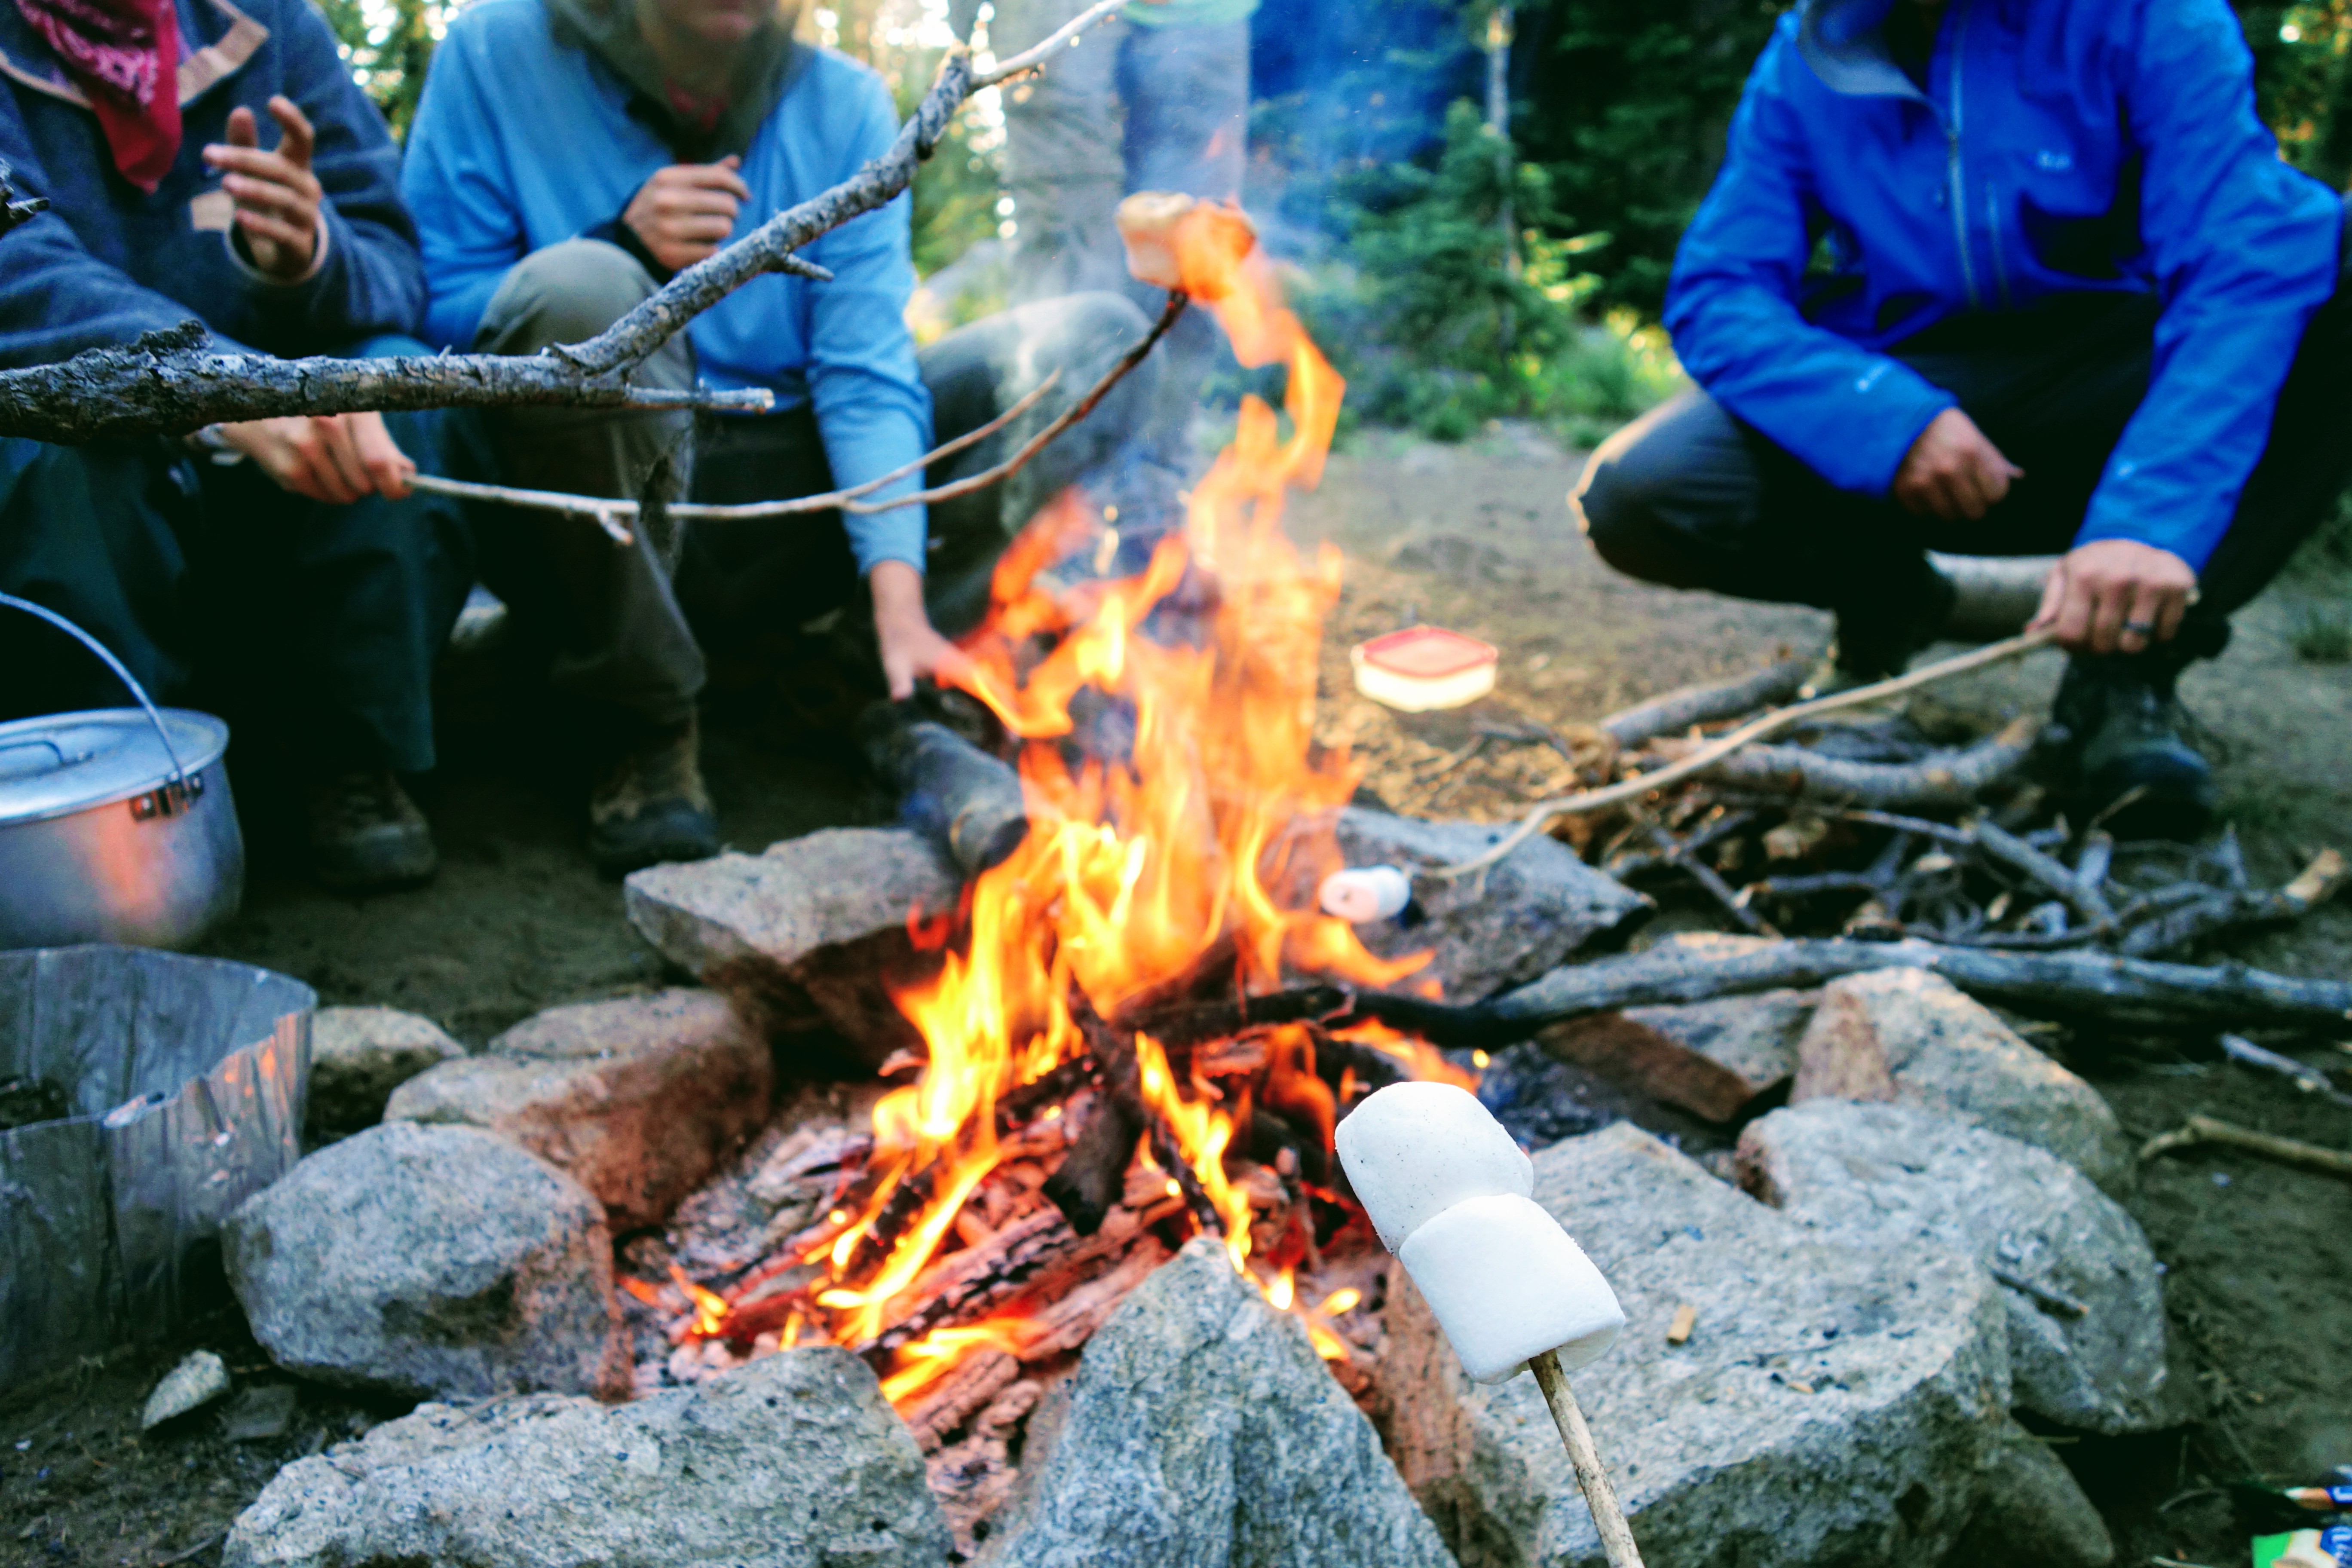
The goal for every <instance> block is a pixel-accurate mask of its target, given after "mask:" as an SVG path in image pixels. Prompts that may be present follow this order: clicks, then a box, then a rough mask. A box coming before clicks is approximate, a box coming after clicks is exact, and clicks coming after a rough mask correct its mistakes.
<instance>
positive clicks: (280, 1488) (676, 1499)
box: [221, 1348, 948, 1568]
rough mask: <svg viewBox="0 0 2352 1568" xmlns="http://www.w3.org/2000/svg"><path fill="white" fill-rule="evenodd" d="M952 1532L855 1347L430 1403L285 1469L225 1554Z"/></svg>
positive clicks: (362, 1554) (898, 1564) (899, 1563)
mask: <svg viewBox="0 0 2352 1568" xmlns="http://www.w3.org/2000/svg"><path fill="white" fill-rule="evenodd" d="M947 1553H948V1536H947V1530H946V1527H945V1525H944V1524H943V1523H942V1521H941V1520H940V1510H939V1505H938V1504H936V1503H935V1502H933V1501H932V1500H931V1496H930V1493H929V1491H927V1490H926V1489H924V1486H923V1462H922V1456H921V1455H919V1453H917V1452H916V1450H915V1441H914V1438H913V1437H912V1436H909V1435H908V1431H907V1428H906V1426H905V1424H904V1423H902V1422H900V1421H899V1420H898V1417H897V1416H896V1415H892V1414H891V1411H890V1407H889V1405H886V1404H885V1403H883V1400H882V1395H881V1391H880V1389H879V1388H878V1387H877V1385H876V1384H875V1381H874V1373H872V1372H871V1371H869V1370H868V1369H867V1368H866V1364H865V1363H863V1362H860V1361H858V1360H857V1359H856V1357H854V1356H852V1355H850V1354H849V1353H848V1352H845V1351H841V1350H835V1349H830V1348H825V1349H810V1350H794V1351H785V1352H782V1353H781V1354H777V1355H772V1356H767V1357H763V1358H762V1359H761V1360H759V1361H755V1362H753V1363H751V1364H750V1365H749V1366H746V1367H743V1368H741V1369H740V1370H739V1371H736V1372H732V1373H728V1374H726V1375H725V1376H723V1377H717V1378H713V1379H711V1380H710V1381H709V1382H707V1383H703V1384H698V1385H697V1386H695V1387H692V1388H676V1389H668V1390H665V1391H664V1392H662V1393H660V1394H654V1395H651V1396H650V1397H648V1398H645V1399H641V1400H638V1401H637V1402H636V1403H635V1404H634V1405H620V1406H617V1407H610V1406H605V1405H598V1404H596V1403H595V1402H594V1401H593V1400H587V1399H580V1398H572V1397H565V1396H562V1395H556V1394H524V1395H519V1396H515V1397H511V1398H506V1399H500V1400H495V1401H493V1402H491V1403H489V1404H488V1405H480V1406H478V1407H475V1408H472V1409H457V1408H453V1407H451V1406H449V1405H419V1406H418V1407H417V1408H416V1410H415V1413H414V1414H412V1415H406V1416H404V1417H403V1418H401V1419H400V1420H397V1421H388V1422H386V1423H384V1424H383V1426H377V1427H374V1428H373V1429H372V1430H371V1431H370V1432H369V1433H368V1435H367V1436H365V1437H364V1438H362V1439H361V1440H360V1441H358V1442H356V1443H339V1444H337V1445H336V1446H335V1447H332V1448H331V1449H329V1450H328V1451H327V1452H326V1453H324V1454H322V1455H320V1456H318V1457H316V1458H308V1459H297V1460H295V1461H294V1462H293V1463H292V1464H290V1465H289V1466H287V1467H286V1468H284V1469H282V1470H280V1471H278V1477H277V1479H275V1480H273V1481H271V1482H270V1483H269V1485H268V1488H267V1489H264V1490H263V1492H262V1494H261V1496H260V1497H259V1498H258V1499H257V1500H255V1502H254V1504H253V1506H252V1507H250V1508H248V1509H247V1510H245V1511H244V1512H243V1513H241V1514H239V1515H238V1516H237V1519H236V1524H235V1526H234V1527H233V1528H232V1529H231V1530H230V1531H229V1535H228V1541H227V1543H226V1546H225V1547H224V1548H223V1550H222V1553H221V1561H222V1563H224V1564H225V1568H355V1565H357V1564H362V1563H382V1564H391V1563H399V1564H401V1565H402V1568H476V1565H477V1564H481V1563H497V1564H499V1568H587V1565H589V1564H594V1565H595V1568H698V1565H709V1568H716V1565H718V1564H722V1563H723V1564H729V1565H730V1568H915V1565H917V1564H921V1565H926V1568H928V1565H929V1564H934V1563H945V1562H946V1561H947Z"/></svg>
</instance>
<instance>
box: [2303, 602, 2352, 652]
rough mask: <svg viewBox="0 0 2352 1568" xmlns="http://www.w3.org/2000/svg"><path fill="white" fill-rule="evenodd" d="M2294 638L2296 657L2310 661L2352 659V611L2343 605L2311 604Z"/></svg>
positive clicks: (2304, 613)
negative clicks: (2348, 610)
mask: <svg viewBox="0 0 2352 1568" xmlns="http://www.w3.org/2000/svg"><path fill="white" fill-rule="evenodd" d="M2291 640H2292V641H2293V643H2294V652H2295V657H2296V658H2301V659H2304V660H2306V661H2308V662H2309V663H2312V664H2346V663H2352V615H2347V612H2346V611H2345V609H2344V608H2343V606H2342V605H2311V606H2310V607H2308V608H2306V609H2305V611H2304V612H2303V620H2302V623H2301V624H2300V625H2298V626H2296V627H2295V629H2294V637H2293V638H2292V639H2291Z"/></svg>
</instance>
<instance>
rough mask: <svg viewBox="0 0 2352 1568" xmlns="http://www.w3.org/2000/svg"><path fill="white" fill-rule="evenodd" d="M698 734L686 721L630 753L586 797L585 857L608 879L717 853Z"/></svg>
mask: <svg viewBox="0 0 2352 1568" xmlns="http://www.w3.org/2000/svg"><path fill="white" fill-rule="evenodd" d="M700 750H701V731H700V729H699V727H698V725H697V724H696V722H695V721H693V720H691V719H689V720H688V721H686V722H685V723H683V724H681V725H679V726H677V728H676V729H674V730H667V731H661V732H659V733H658V734H656V736H654V737H653V738H652V739H650V740H648V741H646V742H645V743H643V744H642V745H639V746H636V747H635V748H634V749H632V750H630V751H627V752H623V753H622V754H621V756H620V757H619V758H618V759H617V760H615V761H614V763H613V764H612V765H611V766H610V767H608V768H606V769H605V770H604V773H603V774H602V775H601V776H600V777H598V779H597V780H596V782H595V784H594V787H593V788H592V789H591V790H590V791H589V792H588V854H589V856H590V858H593V860H594V861H595V862H596V869H597V870H598V871H600V872H602V873H604V875H605V876H607V877H625V876H627V875H628V874H629V873H630V872H632V871H635V870H636V869H638V868H640V867H645V866H654V865H658V864H660V863H661V862H663V861H665V860H707V859H709V858H710V857H711V856H713V855H716V854H718V853H719V819H718V817H717V816H716V815H715V814H714V813H713V812H712V811H711V809H710V792H709V790H707V789H705V788H704V787H703V784H702V765H701V763H700V761H699V760H698V753H699V752H700Z"/></svg>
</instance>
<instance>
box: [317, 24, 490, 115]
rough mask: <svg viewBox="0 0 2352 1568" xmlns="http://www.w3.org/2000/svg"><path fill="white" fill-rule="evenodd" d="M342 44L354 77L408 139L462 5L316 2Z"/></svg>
mask: <svg viewBox="0 0 2352 1568" xmlns="http://www.w3.org/2000/svg"><path fill="white" fill-rule="evenodd" d="M315 3H316V4H317V5H318V7H319V11H320V15H321V16H325V17H326V19H327V26H330V27H331V28H333V29H334V33H335V39H336V41H337V42H338V43H339V44H341V46H342V54H343V59H344V61H345V63H347V64H348V65H349V66H350V67H351V71H352V80H354V81H356V82H358V83H359V84H360V87H361V88H362V89H363V90H364V91H365V92H366V93H367V95H368V96H369V97H370V98H373V100H375V103H376V107H377V108H378V109H381V110H383V117H384V119H385V120H386V121H389V122H390V123H391V125H392V133H393V135H394V136H395V137H398V138H400V139H402V140H406V139H407V136H408V126H409V122H410V121H413V120H415V118H416V100H417V99H418V98H419V97H420V96H421V95H422V94H423V93H424V91H425V68H426V67H428V66H430V65H431V64H432V63H433V47H434V46H435V45H436V44H437V43H439V42H440V41H441V33H442V29H443V28H444V27H445V26H446V25H447V22H448V17H449V14H450V12H451V11H453V10H455V9H456V7H455V6H454V5H446V4H444V3H443V0H315Z"/></svg>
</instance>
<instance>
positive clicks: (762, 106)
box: [544, 0, 801, 163]
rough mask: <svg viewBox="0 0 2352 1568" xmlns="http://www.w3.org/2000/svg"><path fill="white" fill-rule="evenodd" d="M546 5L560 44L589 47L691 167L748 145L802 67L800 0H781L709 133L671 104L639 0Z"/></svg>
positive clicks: (745, 51)
mask: <svg viewBox="0 0 2352 1568" xmlns="http://www.w3.org/2000/svg"><path fill="white" fill-rule="evenodd" d="M544 4H545V5H546V6H547V17H548V26H549V27H550V28H551V30H552V31H553V33H554V35H555V40H556V42H558V43H560V44H569V45H572V46H574V47H580V48H584V49H586V50H588V51H589V52H590V53H591V54H593V55H594V56H595V57H596V58H599V59H601V60H603V61H604V63H605V64H606V65H607V66H610V67H611V68H613V70H614V72H616V73H617V74H618V75H619V76H620V77H621V79H623V80H625V81H626V82H627V83H628V84H629V85H630V86H631V87H633V88H635V89H636V98H635V101H634V102H633V103H632V104H631V105H630V106H629V110H630V112H631V113H632V114H634V115H635V116H637V117H638V118H639V119H642V120H643V121H646V123H647V124H648V125H650V126H652V127H653V129H654V131H655V132H656V133H657V134H658V135H660V137H661V138H662V140H663V141H665V142H668V143H669V146H670V150H671V151H672V152H673V153H677V156H678V157H679V159H680V160H681V161H683V162H686V163H710V162H713V161H715V160H717V159H719V158H723V157H725V156H726V155H727V154H729V153H741V152H742V151H744V150H745V149H746V148H748V147H750V146H751V138H752V137H753V136H755V135H757V134H758V133H759V130H760V127H761V124H763V123H764V122H765V121H766V120H767V118H768V116H769V115H770V114H771V113H772V112H773V110H775V107H776V100H778V99H781V98H782V97H783V95H784V89H786V88H787V87H789V86H791V85H792V80H793V77H794V76H795V75H796V74H798V71H799V69H800V63H801V61H800V56H801V47H800V46H799V45H798V44H796V43H795V42H793V25H794V24H795V23H796V22H798V21H799V19H800V9H801V0H776V8H775V10H774V11H773V12H772V14H771V16H770V17H769V20H768V22H767V24H766V25H765V26H762V27H761V28H760V30H759V31H757V32H755V33H753V34H752V35H751V37H748V38H746V39H744V40H743V43H742V45H741V47H740V53H739V54H738V56H737V58H736V62H735V74H734V78H733V79H732V80H730V82H729V83H728V87H727V107H726V109H725V110H723V111H722V112H721V113H720V114H719V123H718V124H717V125H716V126H713V127H711V128H710V129H709V130H705V129H704V128H702V127H701V126H699V125H694V124H690V123H689V122H688V121H687V120H686V119H685V118H684V117H683V116H681V115H680V114H679V113H678V112H677V110H676V109H675V108H674V107H673V106H672V105H671V103H670V99H669V90H668V83H667V81H666V80H664V79H663V76H662V68H661V64H660V62H659V61H658V60H656V58H654V52H653V49H652V47H650V46H649V45H647V44H646V40H645V35H644V34H643V33H642V32H640V31H639V30H638V28H637V8H636V0H544Z"/></svg>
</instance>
